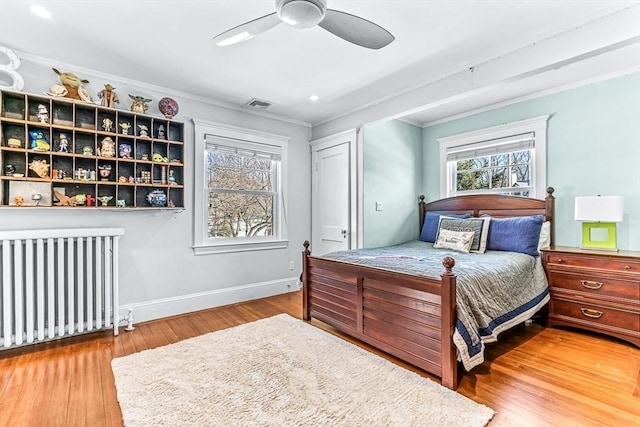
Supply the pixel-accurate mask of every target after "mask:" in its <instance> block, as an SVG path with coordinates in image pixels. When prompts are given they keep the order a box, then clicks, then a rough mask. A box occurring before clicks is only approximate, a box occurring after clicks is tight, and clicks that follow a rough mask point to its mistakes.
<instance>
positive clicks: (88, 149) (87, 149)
mask: <svg viewBox="0 0 640 427" xmlns="http://www.w3.org/2000/svg"><path fill="white" fill-rule="evenodd" d="M82 154H84V155H85V156H93V148H92V147H90V146H88V145H85V146H84V147H82Z"/></svg>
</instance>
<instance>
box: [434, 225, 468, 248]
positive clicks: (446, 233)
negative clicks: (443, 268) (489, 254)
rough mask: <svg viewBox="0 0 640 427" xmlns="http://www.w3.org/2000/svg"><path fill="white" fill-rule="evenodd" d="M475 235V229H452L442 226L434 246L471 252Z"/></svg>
mask: <svg viewBox="0 0 640 427" xmlns="http://www.w3.org/2000/svg"><path fill="white" fill-rule="evenodd" d="M474 236H475V233H474V232H473V231H452V230H447V229H446V228H441V229H440V232H439V233H438V240H436V242H435V243H434V244H433V247H434V248H437V249H452V250H454V251H458V252H465V253H469V250H470V249H471V244H472V243H473V237H474Z"/></svg>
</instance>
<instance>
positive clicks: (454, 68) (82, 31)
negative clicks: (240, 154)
mask: <svg viewBox="0 0 640 427" xmlns="http://www.w3.org/2000/svg"><path fill="white" fill-rule="evenodd" d="M38 3H39V4H41V5H43V6H45V7H46V8H47V9H49V10H50V12H51V14H52V17H51V19H49V20H44V19H41V18H39V17H36V16H35V15H33V14H32V13H31V12H30V11H29V6H30V5H32V4H38ZM639 5H640V1H635V0H634V1H610V0H572V1H566V0H556V1H552V0H532V1H524V0H511V1H510V0H496V1H492V0H484V1H480V0H464V1H462V0H449V1H431V0H424V1H409V0H386V1H385V0H379V1H376V0H368V1H364V0H363V1H359V0H329V2H328V7H329V8H332V9H337V10H340V11H344V12H348V13H351V14H354V15H359V16H361V17H364V18H366V19H368V20H370V21H373V22H375V23H377V24H378V25H381V26H382V27H384V28H386V29H387V30H388V31H390V32H391V33H392V34H393V35H394V36H395V37H396V40H395V41H394V42H393V43H391V44H390V45H389V46H387V47H385V48H383V49H381V50H377V51H376V50H369V49H365V48H362V47H358V46H355V45H352V44H350V43H348V42H345V41H344V40H341V39H339V38H337V37H335V36H334V35H332V34H330V33H328V32H326V31H325V30H323V29H321V28H319V27H315V28H311V29H307V30H299V29H294V28H291V27H288V26H286V25H284V24H281V25H279V26H277V27H275V28H273V29H272V30H270V31H268V32H266V33H264V34H262V35H260V36H258V37H256V38H254V39H252V40H249V41H246V42H244V43H241V44H238V45H233V46H228V47H217V46H216V45H215V44H214V43H213V42H212V41H211V39H212V37H213V36H215V35H217V34H218V33H221V32H223V31H225V30H227V29H229V28H231V27H234V26H237V25H239V24H242V23H244V22H246V21H249V20H252V19H255V18H258V17H260V16H263V15H266V14H269V13H271V12H273V11H274V10H275V2H274V1H273V0H230V1H221V0H208V1H203V0H198V1H193V0H183V1H168V0H165V1H159V0H156V1H154V0H109V1H102V0H92V1H88V0H86V1H77V0H76V1H70V0H47V1H40V2H38V1H25V0H2V4H1V5H0V46H6V47H8V48H11V49H14V50H16V51H17V52H18V53H19V54H26V55H32V56H36V57H42V58H48V59H51V60H55V61H60V62H61V63H63V64H74V65H77V66H78V67H82V68H84V69H91V70H97V71H100V72H102V73H109V74H113V75H117V76H121V77H125V78H128V79H132V80H137V81H144V82H146V83H148V84H152V85H157V86H161V87H166V88H171V89H174V90H178V91H181V92H186V93H190V94H195V95H198V96H200V97H207V98H213V99H215V100H218V101H222V102H226V103H230V104H233V105H243V104H245V103H246V102H247V101H249V100H250V99H252V98H259V99H263V100H267V101H270V102H273V105H272V106H271V107H270V108H269V109H268V110H267V111H268V112H269V113H271V114H276V115H280V116H284V117H287V118H290V119H293V120H296V121H301V122H306V123H309V124H312V125H317V124H321V123H323V122H326V121H327V120H330V119H334V118H337V117H340V116H343V115H345V114H348V113H350V112H353V111H354V110H357V109H359V108H362V106H370V105H374V104H376V103H377V102H382V101H385V100H389V99H390V98H393V97H394V96H402V95H403V94H407V93H409V92H410V91H411V90H413V89H415V88H420V87H423V86H425V85H427V84H429V85H437V84H438V81H440V80H443V81H444V80H446V79H447V78H448V77H452V76H456V75H461V73H466V75H465V77H464V78H465V79H468V80H469V82H470V83H469V84H470V88H471V90H470V91H467V92H466V93H465V95H464V96H459V97H456V98H455V99H449V100H448V101H447V102H437V103H433V102H431V103H427V105H425V106H424V107H419V106H416V107H415V108H412V110H413V111H412V114H409V115H407V116H406V118H407V119H408V120H410V121H413V122H416V123H418V124H424V123H427V122H433V121H436V120H441V119H442V118H444V117H449V116H453V115H458V114H463V113H465V112H467V111H470V110H474V109H479V108H484V107H486V106H487V105H491V104H495V103H500V102H505V101H508V100H510V99H514V98H518V97H523V96H530V94H531V93H535V92H541V91H548V90H552V89H553V88H557V87H559V86H561V87H564V86H566V85H570V84H575V83H576V82H579V81H589V80H594V79H598V78H601V77H602V76H609V75H613V74H615V73H619V72H620V71H621V70H629V69H630V68H635V69H639V68H640V50H639V47H638V46H639V44H640V42H639V41H638V40H635V41H633V40H632V41H631V42H629V43H626V44H625V45H624V46H614V47H612V48H609V49H607V46H604V51H602V52H597V53H593V54H592V55H586V56H585V57H580V58H577V59H576V57H575V45H576V44H580V43H581V42H582V41H581V40H580V39H578V40H573V42H572V43H573V46H568V45H567V46H566V47H567V51H568V52H572V53H571V54H569V53H568V54H567V55H566V56H563V52H562V50H563V49H564V47H562V48H558V52H557V55H556V56H557V62H558V63H562V61H563V59H568V58H570V57H571V58H573V59H571V60H568V61H567V62H566V63H563V64H561V65H563V67H562V68H560V66H558V67H555V68H559V69H557V70H552V69H540V67H538V65H537V64H536V63H535V61H533V60H532V61H531V64H530V65H529V67H530V71H531V72H529V73H527V72H525V73H520V74H519V77H518V78H512V79H510V80H509V81H504V82H502V84H493V85H489V86H485V87H483V88H482V89H483V90H474V89H478V88H474V86H473V78H474V76H473V72H472V71H471V68H472V67H477V66H481V65H482V64H487V63H490V62H491V61H494V60H496V59H499V58H502V57H503V56H505V55H507V54H509V53H513V52H516V53H517V52H518V51H520V50H523V49H527V48H531V47H532V46H535V45H536V44H537V43H539V42H545V41H548V40H549V39H551V38H553V37H555V36H557V35H558V34H567V33H569V35H570V33H571V31H573V30H574V29H575V28H579V27H581V26H583V25H586V24H588V23H593V22H597V21H598V20H601V19H603V17H607V16H610V15H611V14H616V13H619V12H624V13H627V14H629V12H630V15H631V16H632V19H631V20H628V19H627V20H625V21H624V22H625V23H626V24H625V25H628V26H631V27H633V28H628V29H627V30H630V33H631V34H635V37H640V6H639ZM634 17H635V18H636V19H633V18H634ZM636 27H637V28H636ZM626 34H629V31H627V32H626ZM604 36H606V34H597V33H594V34H591V35H590V37H593V38H598V37H604ZM567 38H570V37H568V36H567ZM627 39H628V37H627ZM571 47H573V48H574V49H573V50H572V49H570V48H571ZM65 71H73V70H72V69H70V70H65ZM312 93H315V94H318V95H319V97H320V101H318V102H315V103H312V102H310V101H309V100H308V96H309V95H310V94H312Z"/></svg>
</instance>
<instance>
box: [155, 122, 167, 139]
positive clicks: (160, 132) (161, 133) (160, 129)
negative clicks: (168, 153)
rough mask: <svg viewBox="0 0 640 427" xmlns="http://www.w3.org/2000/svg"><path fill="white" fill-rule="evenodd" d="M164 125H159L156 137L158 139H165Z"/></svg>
mask: <svg viewBox="0 0 640 427" xmlns="http://www.w3.org/2000/svg"><path fill="white" fill-rule="evenodd" d="M164 136H165V134H164V125H160V126H158V134H157V135H156V138H158V139H164Z"/></svg>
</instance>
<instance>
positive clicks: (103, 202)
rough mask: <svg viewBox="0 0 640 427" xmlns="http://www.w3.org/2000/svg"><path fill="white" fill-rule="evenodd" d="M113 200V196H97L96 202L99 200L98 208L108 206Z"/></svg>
mask: <svg viewBox="0 0 640 427" xmlns="http://www.w3.org/2000/svg"><path fill="white" fill-rule="evenodd" d="M111 199H113V196H99V197H98V200H100V203H101V205H100V206H109V202H110V201H111Z"/></svg>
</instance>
